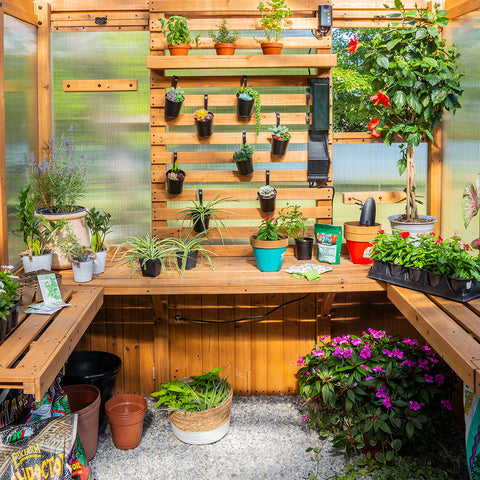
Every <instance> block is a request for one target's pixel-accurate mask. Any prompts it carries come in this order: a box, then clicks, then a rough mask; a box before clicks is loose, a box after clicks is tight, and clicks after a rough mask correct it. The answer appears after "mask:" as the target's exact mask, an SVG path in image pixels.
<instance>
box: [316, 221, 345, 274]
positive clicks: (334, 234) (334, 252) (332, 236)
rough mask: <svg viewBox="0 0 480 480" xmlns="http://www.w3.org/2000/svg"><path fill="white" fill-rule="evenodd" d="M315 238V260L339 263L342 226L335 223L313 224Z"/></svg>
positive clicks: (333, 263)
mask: <svg viewBox="0 0 480 480" xmlns="http://www.w3.org/2000/svg"><path fill="white" fill-rule="evenodd" d="M315 238H316V239H317V247H318V248H317V260H318V261H319V262H326V263H330V264H332V265H338V264H339V263H340V251H341V249H342V227H339V226H336V225H323V224H321V223H316V224H315Z"/></svg>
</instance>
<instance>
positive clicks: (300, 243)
mask: <svg viewBox="0 0 480 480" xmlns="http://www.w3.org/2000/svg"><path fill="white" fill-rule="evenodd" d="M312 250H313V238H312V237H305V238H302V239H300V238H296V239H295V257H296V258H297V260H310V259H311V258H312Z"/></svg>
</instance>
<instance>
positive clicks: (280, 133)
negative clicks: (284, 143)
mask: <svg viewBox="0 0 480 480" xmlns="http://www.w3.org/2000/svg"><path fill="white" fill-rule="evenodd" d="M270 133H271V134H272V137H273V138H276V139H277V140H290V138H292V136H291V135H290V133H289V132H288V127H286V126H285V125H277V126H275V127H270Z"/></svg>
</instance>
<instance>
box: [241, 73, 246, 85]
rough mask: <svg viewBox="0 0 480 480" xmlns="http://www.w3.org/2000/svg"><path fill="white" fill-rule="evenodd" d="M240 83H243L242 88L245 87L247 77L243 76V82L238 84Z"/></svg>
mask: <svg viewBox="0 0 480 480" xmlns="http://www.w3.org/2000/svg"><path fill="white" fill-rule="evenodd" d="M242 83H243V86H244V87H246V86H247V76H246V75H244V76H243V80H242V81H241V82H240V84H242Z"/></svg>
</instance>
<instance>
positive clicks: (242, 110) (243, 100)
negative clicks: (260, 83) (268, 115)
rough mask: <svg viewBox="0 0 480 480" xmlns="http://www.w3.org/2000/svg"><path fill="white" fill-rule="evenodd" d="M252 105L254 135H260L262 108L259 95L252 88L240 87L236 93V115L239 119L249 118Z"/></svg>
mask: <svg viewBox="0 0 480 480" xmlns="http://www.w3.org/2000/svg"><path fill="white" fill-rule="evenodd" d="M253 105H255V122H256V127H255V133H256V134H257V135H258V134H259V133H260V125H261V117H260V114H261V113H262V106H261V103H260V93H258V91H257V90H255V89H254V88H252V87H246V86H242V87H240V88H239V89H238V91H237V115H238V116H239V117H240V118H250V117H251V115H252V109H253Z"/></svg>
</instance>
